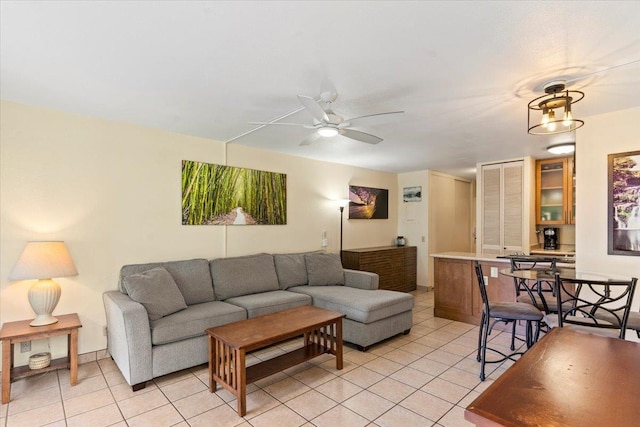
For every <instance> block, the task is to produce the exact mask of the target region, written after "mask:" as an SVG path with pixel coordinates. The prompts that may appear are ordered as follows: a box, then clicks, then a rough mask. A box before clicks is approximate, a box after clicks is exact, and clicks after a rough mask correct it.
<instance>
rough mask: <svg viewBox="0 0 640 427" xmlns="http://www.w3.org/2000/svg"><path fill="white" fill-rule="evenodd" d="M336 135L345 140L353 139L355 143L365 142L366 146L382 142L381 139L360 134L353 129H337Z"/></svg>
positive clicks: (367, 134)
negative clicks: (344, 137) (343, 137)
mask: <svg viewBox="0 0 640 427" xmlns="http://www.w3.org/2000/svg"><path fill="white" fill-rule="evenodd" d="M338 133H339V134H340V135H342V136H346V137H347V138H351V139H355V140H356V141H360V142H366V143H367V144H377V143H378V142H380V141H382V138H380V137H378V136H375V135H371V134H369V133H364V132H360V131H359V130H353V129H338Z"/></svg>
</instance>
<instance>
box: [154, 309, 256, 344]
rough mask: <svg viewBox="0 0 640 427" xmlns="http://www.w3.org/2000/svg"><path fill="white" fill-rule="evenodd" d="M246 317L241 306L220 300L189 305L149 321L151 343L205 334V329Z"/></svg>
mask: <svg viewBox="0 0 640 427" xmlns="http://www.w3.org/2000/svg"><path fill="white" fill-rule="evenodd" d="M246 318H247V312H246V311H245V310H244V309H243V308H242V307H237V306H235V305H231V304H227V303H226V302H222V301H210V302H205V303H201V304H194V305H190V306H189V307H187V308H186V309H184V310H182V311H179V312H177V313H174V314H171V315H169V316H165V317H163V318H161V319H158V320H154V321H151V322H150V326H151V343H152V344H153V345H160V344H168V343H171V342H176V341H181V340H184V339H187V338H193V337H197V336H201V335H205V334H206V333H205V329H207V328H213V327H215V326H220V325H224V324H227V323H231V322H237V321H239V320H244V319H246Z"/></svg>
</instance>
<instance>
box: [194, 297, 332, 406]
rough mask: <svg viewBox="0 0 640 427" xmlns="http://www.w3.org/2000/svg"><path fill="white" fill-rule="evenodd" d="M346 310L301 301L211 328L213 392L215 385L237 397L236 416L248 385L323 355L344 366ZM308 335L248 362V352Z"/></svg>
mask: <svg viewBox="0 0 640 427" xmlns="http://www.w3.org/2000/svg"><path fill="white" fill-rule="evenodd" d="M343 317H344V314H341V313H337V312H335V311H329V310H324V309H322V308H318V307H312V306H303V307H296V308H292V309H290V310H284V311H281V312H278V313H273V314H267V315H265V316H260V317H254V318H252V319H247V320H241V321H239V322H234V323H228V324H226V325H222V326H218V327H215V328H209V329H207V330H206V332H207V335H209V391H210V392H214V391H216V384H217V383H220V384H221V385H222V386H223V387H224V388H226V389H227V390H229V391H230V392H231V393H233V394H234V395H235V396H236V398H237V400H238V415H239V416H241V417H243V416H244V415H245V414H246V412H247V398H246V392H247V384H249V383H252V382H254V381H257V380H259V379H261V378H265V377H268V376H269V375H272V374H275V373H276V372H280V371H283V370H285V369H287V368H290V367H292V366H295V365H297V364H299V363H302V362H305V361H307V360H309V359H313V358H314V357H316V356H320V355H321V354H325V353H330V354H333V355H335V356H336V369H342V318H343ZM300 335H303V336H304V343H303V346H302V347H301V348H298V349H296V350H293V351H290V352H288V353H285V354H282V355H279V356H277V357H274V358H272V359H269V360H265V361H263V362H260V363H258V364H255V365H252V366H249V367H246V364H245V361H246V355H247V352H250V351H253V350H258V349H261V348H264V347H268V346H270V345H273V344H277V343H279V342H282V341H285V340H288V339H290V338H295V337H297V336H300Z"/></svg>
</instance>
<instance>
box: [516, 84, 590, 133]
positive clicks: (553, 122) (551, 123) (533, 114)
mask: <svg viewBox="0 0 640 427" xmlns="http://www.w3.org/2000/svg"><path fill="white" fill-rule="evenodd" d="M544 91H545V93H546V95H543V96H540V97H538V98H536V99H534V100H532V101H531V102H529V105H528V108H527V116H528V120H527V125H528V129H527V132H528V133H529V134H531V135H555V134H558V133H564V132H572V131H574V130H576V129H578V128H580V127H582V126H583V125H584V121H582V120H579V119H575V118H573V115H572V113H571V106H572V105H573V104H575V103H576V102H578V101H580V100H582V98H584V93H583V92H580V91H578V90H567V89H565V82H564V81H552V82H549V83H547V84H546V85H545V86H544ZM556 109H558V110H560V112H559V113H558V114H559V117H558V118H557V119H556V113H555V110H556ZM562 112H563V113H564V114H562V115H561V116H560V114H561V113H562ZM540 114H541V115H540ZM537 117H540V118H539V119H538V118H537ZM560 124H562V126H558V125H560Z"/></svg>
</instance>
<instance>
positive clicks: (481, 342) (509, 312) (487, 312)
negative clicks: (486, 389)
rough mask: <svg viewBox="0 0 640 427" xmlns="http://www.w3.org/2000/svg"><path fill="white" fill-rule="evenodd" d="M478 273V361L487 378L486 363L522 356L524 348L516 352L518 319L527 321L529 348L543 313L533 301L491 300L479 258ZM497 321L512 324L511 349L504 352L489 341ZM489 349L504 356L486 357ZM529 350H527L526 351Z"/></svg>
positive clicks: (482, 377) (476, 268)
mask: <svg viewBox="0 0 640 427" xmlns="http://www.w3.org/2000/svg"><path fill="white" fill-rule="evenodd" d="M475 270H476V276H478V286H479V288H480V295H481V296H482V316H481V319H480V330H479V331H478V352H477V355H476V360H477V361H478V362H480V379H481V380H482V381H484V379H485V372H484V371H485V369H484V368H485V364H486V363H500V362H503V361H505V360H507V359H510V360H516V359H515V357H516V356H521V355H522V354H524V351H517V352H514V350H515V346H514V339H515V334H516V323H517V322H518V321H524V322H526V328H525V331H526V332H525V334H526V338H525V343H526V348H527V349H528V348H529V347H531V346H532V345H533V344H534V342H535V340H536V339H537V337H538V332H539V329H540V321H541V320H542V317H543V315H542V312H541V311H540V310H538V309H537V308H536V307H534V306H533V305H531V304H527V303H522V302H493V301H489V297H488V296H487V289H486V286H485V283H484V275H483V274H482V266H481V265H480V263H479V262H478V261H476V262H475ZM497 322H504V323H505V324H508V323H511V324H512V329H511V351H512V353H510V354H505V353H503V352H501V351H500V350H498V349H495V348H492V347H489V346H488V345H487V340H488V337H489V334H491V330H492V329H493V327H494V325H495V324H496V323H497ZM533 323H535V325H536V330H535V335H534V332H533V325H532V324H533ZM487 350H490V351H492V352H494V353H496V354H498V355H500V356H501V358H500V359H498V360H487ZM525 351H526V350H525Z"/></svg>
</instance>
